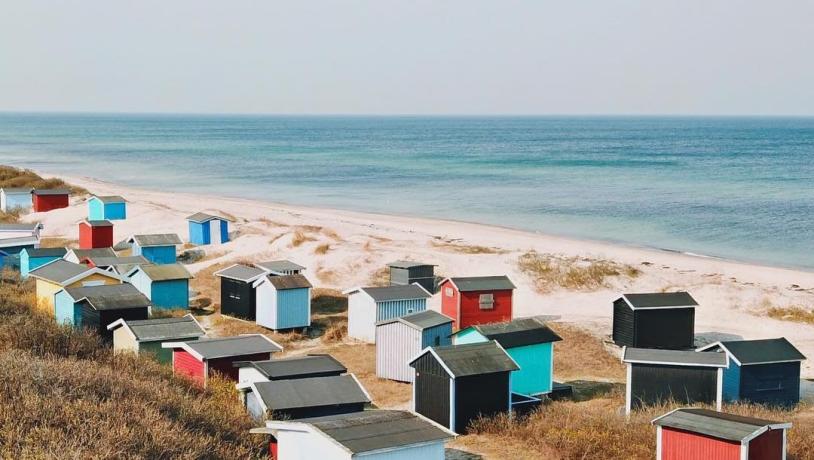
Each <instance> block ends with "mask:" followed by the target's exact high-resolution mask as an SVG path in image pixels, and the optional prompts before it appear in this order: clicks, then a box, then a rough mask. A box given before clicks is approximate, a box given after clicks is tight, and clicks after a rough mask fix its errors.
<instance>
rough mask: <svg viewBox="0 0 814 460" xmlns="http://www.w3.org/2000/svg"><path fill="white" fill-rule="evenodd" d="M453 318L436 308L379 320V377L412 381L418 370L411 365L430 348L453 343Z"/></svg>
mask: <svg viewBox="0 0 814 460" xmlns="http://www.w3.org/2000/svg"><path fill="white" fill-rule="evenodd" d="M451 334H452V318H449V317H446V316H444V315H442V314H441V313H438V312H437V311H434V310H424V311H419V312H415V313H411V314H409V315H404V316H397V317H395V318H390V319H386V320H384V321H379V322H378V323H376V376H378V377H381V378H383V379H390V380H398V381H400V382H412V381H413V377H414V376H415V372H414V371H413V369H412V368H410V366H409V365H408V364H407V362H408V361H409V360H410V358H412V357H413V356H415V355H417V354H418V353H419V352H420V351H421V350H423V349H425V348H427V347H439V346H445V345H449V344H450V343H451V341H450V338H449V336H450V335H451Z"/></svg>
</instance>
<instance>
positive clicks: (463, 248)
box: [431, 240, 509, 255]
mask: <svg viewBox="0 0 814 460" xmlns="http://www.w3.org/2000/svg"><path fill="white" fill-rule="evenodd" d="M431 244H432V246H433V247H435V248H438V249H442V250H445V251H449V252H456V253H458V254H471V255H477V254H506V253H508V252H509V251H507V250H505V249H501V248H496V247H493V246H481V245H477V244H463V243H457V242H453V241H447V240H440V241H439V240H433V241H432V243H431Z"/></svg>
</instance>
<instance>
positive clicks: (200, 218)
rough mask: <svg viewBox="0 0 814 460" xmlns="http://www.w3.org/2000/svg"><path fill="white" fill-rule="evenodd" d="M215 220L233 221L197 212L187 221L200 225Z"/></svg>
mask: <svg viewBox="0 0 814 460" xmlns="http://www.w3.org/2000/svg"><path fill="white" fill-rule="evenodd" d="M215 219H217V220H225V221H227V222H232V219H229V218H227V217H223V216H218V215H214V214H206V213H203V212H196V213H195V214H193V215H191V216H187V220H189V221H192V222H195V223H198V224H202V223H204V222H209V221H210V220H215Z"/></svg>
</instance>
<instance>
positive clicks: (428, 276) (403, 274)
mask: <svg viewBox="0 0 814 460" xmlns="http://www.w3.org/2000/svg"><path fill="white" fill-rule="evenodd" d="M387 267H388V268H389V269H390V285H391V286H409V285H411V284H414V283H418V284H420V285H421V287H423V288H424V289H426V290H427V292H431V293H434V292H435V265H433V264H425V263H422V262H414V261H410V260H397V261H395V262H390V263H389V264H387Z"/></svg>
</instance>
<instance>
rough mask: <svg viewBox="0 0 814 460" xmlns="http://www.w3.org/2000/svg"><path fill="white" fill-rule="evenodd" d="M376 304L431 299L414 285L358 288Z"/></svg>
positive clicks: (425, 292) (420, 288) (422, 289)
mask: <svg viewBox="0 0 814 460" xmlns="http://www.w3.org/2000/svg"><path fill="white" fill-rule="evenodd" d="M359 290H360V291H364V292H365V293H366V294H367V295H369V296H370V297H372V298H373V300H375V301H376V302H389V301H392V300H407V299H427V298H430V297H432V296H431V295H430V294H429V293H428V292H427V291H425V290H424V288H422V287H420V286H418V285H416V284H407V285H404V286H384V287H363V288H359Z"/></svg>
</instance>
